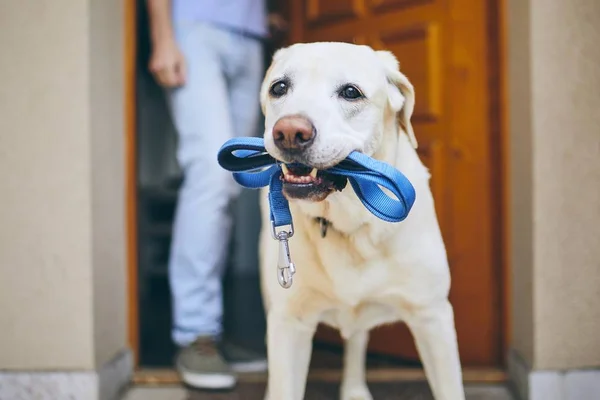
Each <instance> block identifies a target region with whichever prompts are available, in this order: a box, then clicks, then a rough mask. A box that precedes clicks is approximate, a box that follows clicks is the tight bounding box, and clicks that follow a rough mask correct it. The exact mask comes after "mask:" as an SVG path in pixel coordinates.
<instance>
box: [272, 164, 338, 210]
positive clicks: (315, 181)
mask: <svg viewBox="0 0 600 400" xmlns="http://www.w3.org/2000/svg"><path fill="white" fill-rule="evenodd" d="M281 170H282V174H281V180H282V181H283V192H284V194H285V195H286V197H288V198H291V199H300V200H310V201H323V200H325V199H326V198H327V196H329V195H330V194H331V193H333V192H335V191H341V190H342V189H344V187H346V183H347V179H346V178H345V177H343V176H339V175H335V174H331V173H329V172H327V171H323V170H318V169H317V168H313V167H309V166H307V165H303V164H281Z"/></svg>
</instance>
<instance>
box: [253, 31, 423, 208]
mask: <svg viewBox="0 0 600 400" xmlns="http://www.w3.org/2000/svg"><path fill="white" fill-rule="evenodd" d="M414 102H415V98H414V90H413V87H412V85H411V84H410V82H409V81H408V79H407V78H406V77H405V76H404V75H403V74H402V73H400V71H399V68H398V61H397V60H396V58H395V57H394V56H393V55H392V53H390V52H387V51H374V50H373V49H372V48H370V47H368V46H357V45H352V44H347V43H331V42H327V43H310V44H296V45H293V46H290V47H288V48H285V49H281V50H279V51H278V52H277V53H276V54H275V55H274V57H273V62H272V64H271V66H270V68H269V70H268V71H267V75H266V77H265V80H264V82H263V85H262V88H261V106H262V110H263V113H264V114H265V133H264V139H265V147H266V149H267V151H268V152H269V153H270V154H271V155H272V156H273V157H275V158H276V159H278V160H280V161H281V162H282V163H284V167H283V169H284V192H285V194H286V196H287V197H288V198H295V199H303V200H312V201H322V200H324V199H325V198H326V197H327V196H328V195H329V194H330V193H332V192H334V191H336V190H341V188H343V185H344V183H345V180H344V179H340V178H339V177H336V176H334V175H331V174H327V173H325V172H323V171H322V170H324V169H327V168H329V167H332V166H334V165H336V164H338V163H339V162H341V161H342V160H344V159H345V158H346V157H347V156H348V155H349V154H350V153H351V152H352V151H355V150H356V151H359V152H362V153H365V154H367V155H371V156H372V155H374V154H379V153H381V150H382V149H381V146H382V143H383V138H384V135H385V134H386V132H391V134H394V135H396V134H398V132H404V133H406V134H407V135H408V137H409V139H410V140H411V142H412V144H413V146H415V147H416V140H415V137H414V134H413V130H412V127H411V124H410V117H411V114H412V111H413V108H414ZM398 124H399V127H400V128H401V129H398ZM390 150H391V149H390Z"/></svg>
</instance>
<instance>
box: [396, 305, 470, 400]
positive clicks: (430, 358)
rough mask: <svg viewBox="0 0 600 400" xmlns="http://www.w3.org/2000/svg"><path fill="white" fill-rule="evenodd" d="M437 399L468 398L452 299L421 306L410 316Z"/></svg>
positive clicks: (414, 335)
mask: <svg viewBox="0 0 600 400" xmlns="http://www.w3.org/2000/svg"><path fill="white" fill-rule="evenodd" d="M406 322H407V324H408V326H409V328H410V330H411V332H412V334H413V337H414V339H415V342H416V345H417V350H418V351H419V355H420V356H421V361H422V362H423V366H424V368H425V374H426V375H427V380H428V381H429V385H430V386H431V391H432V392H433V396H434V398H435V399H436V400H464V398H465V392H464V388H463V382H462V371H461V366H460V358H459V355H458V345H457V341H456V330H455V327H454V312H453V310H452V305H450V303H449V302H448V301H445V302H443V303H442V304H438V305H436V306H433V307H428V308H425V309H421V310H419V311H418V312H416V313H415V315H414V316H413V317H412V318H410V319H408V320H407V321H406Z"/></svg>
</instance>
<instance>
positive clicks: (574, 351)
mask: <svg viewBox="0 0 600 400" xmlns="http://www.w3.org/2000/svg"><path fill="white" fill-rule="evenodd" d="M531 10H532V15H531V16H532V18H531V27H532V29H531V50H532V55H531V60H532V63H531V67H532V68H531V70H532V76H533V91H532V93H533V97H532V102H533V127H534V129H533V142H534V149H535V152H534V155H533V170H534V178H533V179H534V182H535V185H534V187H535V192H534V202H533V210H534V216H533V221H534V232H535V233H534V235H535V246H534V260H535V264H534V265H535V266H534V274H535V290H534V293H535V296H534V304H535V308H536V313H535V327H536V329H535V336H534V338H535V363H534V365H535V367H536V368H538V369H562V368H577V367H588V366H597V367H600V112H598V110H599V109H600V68H599V65H600V45H599V43H600V2H598V1H589V0H570V1H562V0H532V3H531Z"/></svg>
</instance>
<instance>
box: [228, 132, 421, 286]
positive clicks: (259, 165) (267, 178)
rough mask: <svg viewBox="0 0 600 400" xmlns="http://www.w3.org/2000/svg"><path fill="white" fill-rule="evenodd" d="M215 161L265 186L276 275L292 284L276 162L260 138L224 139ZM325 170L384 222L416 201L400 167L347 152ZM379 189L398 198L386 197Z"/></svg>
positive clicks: (287, 217)
mask: <svg viewBox="0 0 600 400" xmlns="http://www.w3.org/2000/svg"><path fill="white" fill-rule="evenodd" d="M218 161H219V164H220V165H221V167H223V168H224V169H226V170H228V171H231V172H233V178H234V179H235V181H236V182H237V183H239V184H240V185H242V186H244V187H246V188H250V189H258V188H261V187H265V186H267V185H269V208H270V213H271V216H270V218H271V225H272V226H271V228H272V235H273V239H276V240H278V241H279V259H278V262H277V269H278V274H277V279H278V280H279V284H280V285H281V286H282V287H283V288H286V289H287V288H289V287H291V286H292V282H293V276H294V273H295V272H296V267H295V265H294V263H293V262H292V259H291V257H290V248H289V245H288V239H289V238H291V237H292V236H293V235H294V224H293V221H292V214H291V212H290V206H289V203H288V201H287V199H286V198H285V196H284V195H283V181H282V179H281V175H282V170H281V167H280V165H279V164H280V163H279V162H278V161H277V160H276V159H274V158H273V157H271V155H269V153H267V150H266V149H265V146H264V141H263V139H261V138H256V137H247V138H236V139H230V140H228V141H227V142H226V143H225V144H224V145H223V146H222V147H221V149H220V150H219V154H218ZM327 172H328V173H330V174H334V175H338V176H343V177H345V178H346V179H347V180H348V181H349V182H350V184H351V185H352V188H353V189H354V192H355V193H356V195H357V196H358V198H359V199H360V201H361V202H362V203H363V205H364V206H365V207H366V208H367V210H369V211H370V212H371V213H373V215H375V216H377V217H378V218H380V219H382V220H384V221H387V222H400V221H402V220H404V219H405V218H406V216H407V215H408V213H409V211H410V209H411V208H412V206H413V204H414V202H415V189H414V188H413V186H412V184H411V183H410V182H409V180H408V179H407V178H406V177H405V176H404V175H403V174H402V173H401V172H400V171H398V170H397V169H395V168H394V167H392V166H391V165H389V164H386V163H384V162H381V161H377V160H375V159H373V158H371V157H369V156H366V155H364V154H362V153H359V152H356V151H355V152H352V153H350V155H349V156H348V157H346V159H345V160H343V161H342V162H341V163H339V164H338V165H336V166H335V167H332V168H329V169H327ZM382 187H384V188H386V189H388V190H389V191H390V192H392V194H393V195H394V196H395V197H396V198H395V199H394V198H392V197H390V196H388V195H387V194H386V193H385V192H384V191H383V190H382V189H381V188H382ZM284 226H289V227H290V229H289V231H286V230H280V231H279V232H278V231H277V228H282V227H284Z"/></svg>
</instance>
